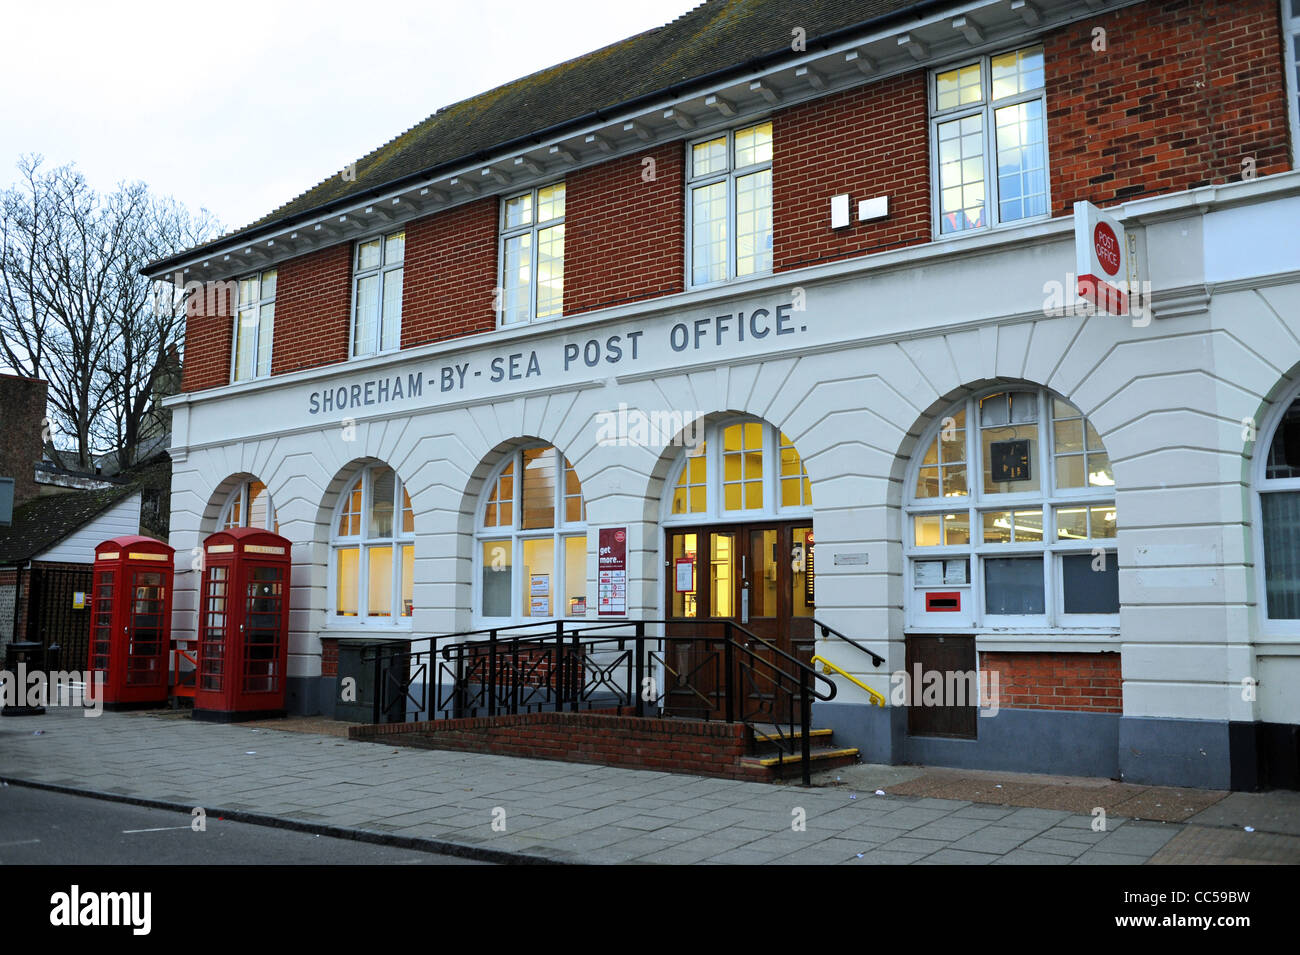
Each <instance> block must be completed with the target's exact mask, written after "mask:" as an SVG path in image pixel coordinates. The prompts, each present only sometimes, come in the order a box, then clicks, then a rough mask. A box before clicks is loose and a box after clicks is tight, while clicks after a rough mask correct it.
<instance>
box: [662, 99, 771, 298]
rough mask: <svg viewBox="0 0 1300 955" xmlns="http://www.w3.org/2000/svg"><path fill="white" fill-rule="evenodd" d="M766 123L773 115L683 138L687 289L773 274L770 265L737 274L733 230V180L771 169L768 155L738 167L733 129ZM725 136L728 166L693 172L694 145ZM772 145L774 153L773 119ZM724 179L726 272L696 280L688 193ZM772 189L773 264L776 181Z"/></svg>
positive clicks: (691, 205) (692, 224) (734, 212)
mask: <svg viewBox="0 0 1300 955" xmlns="http://www.w3.org/2000/svg"><path fill="white" fill-rule="evenodd" d="M766 123H772V118H771V117H770V116H764V117H761V118H759V119H756V120H752V121H749V122H746V123H742V124H741V125H739V126H734V127H731V128H729V129H725V130H722V131H720V132H714V133H711V134H709V135H708V136H700V137H697V138H695V139H691V140H687V142H686V194H685V196H684V198H683V202H684V205H685V209H686V258H685V269H686V287H687V288H688V289H699V288H712V287H715V286H719V285H723V284H725V283H727V282H734V281H736V280H737V279H738V278H739V279H742V280H745V279H751V278H757V277H759V276H763V275H771V274H772V268H771V267H769V268H767V269H766V270H763V271H757V272H751V273H748V274H746V275H740V276H738V275H737V274H736V257H737V255H738V254H739V253H738V246H737V243H736V231H737V230H736V180H737V179H740V178H743V177H744V176H749V175H752V174H754V173H756V172H762V171H763V170H765V169H766V170H768V171H769V172H770V171H771V169H772V161H771V160H770V159H769V160H768V161H767V162H760V163H752V164H751V165H748V166H741V167H737V166H736V133H739V132H744V131H745V130H747V129H753V128H754V127H756V126H762V125H764V124H766ZM724 136H725V137H726V140H727V168H726V169H724V170H722V171H721V172H712V173H708V174H707V175H702V176H696V175H695V174H694V173H695V163H694V161H693V153H694V150H695V147H696V146H698V145H700V144H701V143H707V142H712V141H713V140H715V139H721V138H722V137H724ZM772 149H773V153H775V150H776V129H775V123H773V131H772ZM724 181H725V182H726V183H727V274H726V275H725V276H723V277H722V278H720V279H715V280H714V281H712V282H698V283H697V282H696V281H695V269H694V262H693V258H694V252H695V207H694V203H692V201H691V193H692V192H693V191H694V190H695V189H698V188H700V187H701V186H709V185H713V184H714V183H718V182H724ZM771 189H772V196H771V197H770V198H771V199H772V204H773V207H774V208H773V220H772V249H771V250H770V252H771V255H772V260H773V264H775V260H776V218H775V195H776V184H775V182H773V183H772V186H771Z"/></svg>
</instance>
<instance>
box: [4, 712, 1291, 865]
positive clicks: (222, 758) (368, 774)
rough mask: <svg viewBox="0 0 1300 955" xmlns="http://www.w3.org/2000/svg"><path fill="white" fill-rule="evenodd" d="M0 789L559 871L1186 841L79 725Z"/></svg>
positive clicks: (11, 748) (988, 812)
mask: <svg viewBox="0 0 1300 955" xmlns="http://www.w3.org/2000/svg"><path fill="white" fill-rule="evenodd" d="M0 776H2V777H4V778H7V779H13V780H23V781H28V782H32V783H37V784H44V785H50V786H56V787H66V788H70V789H75V790H81V791H86V790H89V791H94V792H101V793H106V794H111V795H115V796H118V797H122V798H129V799H138V800H150V801H157V802H161V803H167V804H173V805H175V806H178V807H181V808H186V809H189V808H192V807H195V806H202V807H203V808H204V809H205V810H206V811H207V812H208V813H209V814H210V815H211V814H216V815H221V814H222V813H223V812H224V813H240V814H242V816H237V817H238V818H246V819H247V818H262V819H264V820H272V821H279V822H281V823H287V824H293V825H297V826H302V827H307V828H311V827H322V828H325V827H328V828H330V829H333V830H344V831H351V832H353V833H359V834H361V835H362V836H363V837H370V838H387V839H393V840H397V841H401V842H406V841H409V840H418V841H420V842H422V843H426V844H428V845H429V846H430V847H437V848H441V849H444V850H446V849H448V848H450V849H453V850H460V851H462V852H465V853H474V852H482V851H484V850H486V851H487V852H489V853H491V855H492V856H495V855H496V852H494V851H493V850H496V851H497V852H501V851H503V852H509V853H518V854H522V855H523V856H524V857H527V858H531V859H534V860H545V861H555V862H590V863H621V862H638V863H696V862H716V863H756V864H762V863H778V864H880V863H925V864H937V863H955V864H973V865H983V864H989V863H993V864H1015V863H1033V864H1054V865H1061V864H1071V863H1073V864H1089V863H1093V864H1097V863H1101V864H1106V863H1118V864H1136V863H1144V862H1146V861H1148V860H1149V859H1151V858H1152V856H1153V855H1155V854H1156V853H1158V852H1159V851H1160V850H1161V849H1162V848H1163V847H1165V846H1166V844H1168V843H1169V842H1170V841H1171V840H1172V839H1173V838H1174V837H1175V836H1176V835H1178V834H1179V833H1180V832H1182V831H1185V830H1186V829H1187V828H1189V827H1186V826H1183V825H1179V824H1172V823H1159V822H1156V823H1152V822H1144V821H1134V820H1128V819H1124V818H1116V817H1111V818H1109V819H1108V820H1107V831H1105V832H1094V831H1092V828H1091V824H1092V818H1091V817H1090V816H1088V815H1081V814H1077V813H1071V812H1067V811H1064V810H1053V809H1036V808H1023V807H1020V808H1018V807H1015V806H994V805H977V804H973V803H972V802H970V801H968V800H963V799H941V798H932V797H921V796H894V795H885V796H878V795H875V794H874V792H873V791H872V790H864V791H861V792H854V791H852V790H849V789H846V788H831V789H815V788H814V789H803V788H802V787H796V786H775V785H770V784H766V783H751V782H738V781H732V780H721V779H708V778H703V777H698V776H682V775H674V774H668V773H659V772H647V771H643V770H631V769H617V768H612V767H602V766H588V765H578V764H571V763H560V762H552V761H546V760H531V759H515V758H510V757H503V756H492V755H482V754H471V753H454V752H442V751H437V750H418V749H407V748H398V749H395V748H393V747H391V746H385V745H381V744H376V743H363V742H350V741H344V740H340V739H337V738H334V737H332V736H325V735H316V734H309V733H302V732H292V733H291V732H284V731H281V730H272V729H267V728H263V727H256V728H254V727H247V726H239V725H216V724H211V723H195V722H193V721H192V720H189V719H184V718H179V719H178V718H159V717H158V716H152V715H148V714H123V713H105V714H103V715H102V716H101V717H99V718H96V719H87V718H85V717H83V715H82V713H81V711H79V710H67V709H64V710H60V709H51V710H50V711H49V712H48V713H47V714H46V715H44V716H39V717H15V718H8V719H3V720H0ZM800 819H805V820H806V827H805V828H804V829H802V830H799V829H797V828H796V826H795V825H792V824H793V823H797V822H798V821H799V820H800ZM494 820H495V821H496V822H497V828H494V826H493V823H494ZM502 825H503V826H504V831H498V830H500V829H501V827H502ZM1297 858H1298V859H1300V857H1297ZM1197 861H1205V860H1204V859H1198V860H1197ZM1259 861H1275V860H1271V859H1270V860H1259ZM1278 861H1285V860H1278ZM1290 861H1297V860H1296V859H1292V860H1290Z"/></svg>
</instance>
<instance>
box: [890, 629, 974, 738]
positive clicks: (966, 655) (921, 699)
mask: <svg viewBox="0 0 1300 955" xmlns="http://www.w3.org/2000/svg"><path fill="white" fill-rule="evenodd" d="M975 672H976V671H975V638H974V637H971V636H963V635H951V634H948V635H932V634H924V635H920V634H911V635H909V636H908V637H907V731H908V733H910V734H911V735H913V736H946V737H952V738H954V739H975V735H976V726H977V725H978V722H979V720H978V715H979V714H978V705H979V700H978V689H977V688H976V679H975V677H974V674H975Z"/></svg>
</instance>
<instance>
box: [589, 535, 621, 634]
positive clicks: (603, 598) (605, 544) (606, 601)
mask: <svg viewBox="0 0 1300 955" xmlns="http://www.w3.org/2000/svg"><path fill="white" fill-rule="evenodd" d="M599 540H600V552H599V554H598V555H597V557H596V568H597V570H596V573H597V574H598V577H597V588H596V594H597V600H598V601H599V604H598V612H599V614H600V616H602V617H621V616H625V615H626V614H627V528H626V527H602V528H601V529H600V538H599Z"/></svg>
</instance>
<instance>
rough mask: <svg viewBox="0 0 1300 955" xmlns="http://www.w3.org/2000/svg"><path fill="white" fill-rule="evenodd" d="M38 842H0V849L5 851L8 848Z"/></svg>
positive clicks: (37, 840)
mask: <svg viewBox="0 0 1300 955" xmlns="http://www.w3.org/2000/svg"><path fill="white" fill-rule="evenodd" d="M40 841H41V840H40V839H20V840H19V841H18V842H0V849H7V848H9V847H10V846H30V845H35V844H36V843H38V842H40Z"/></svg>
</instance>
